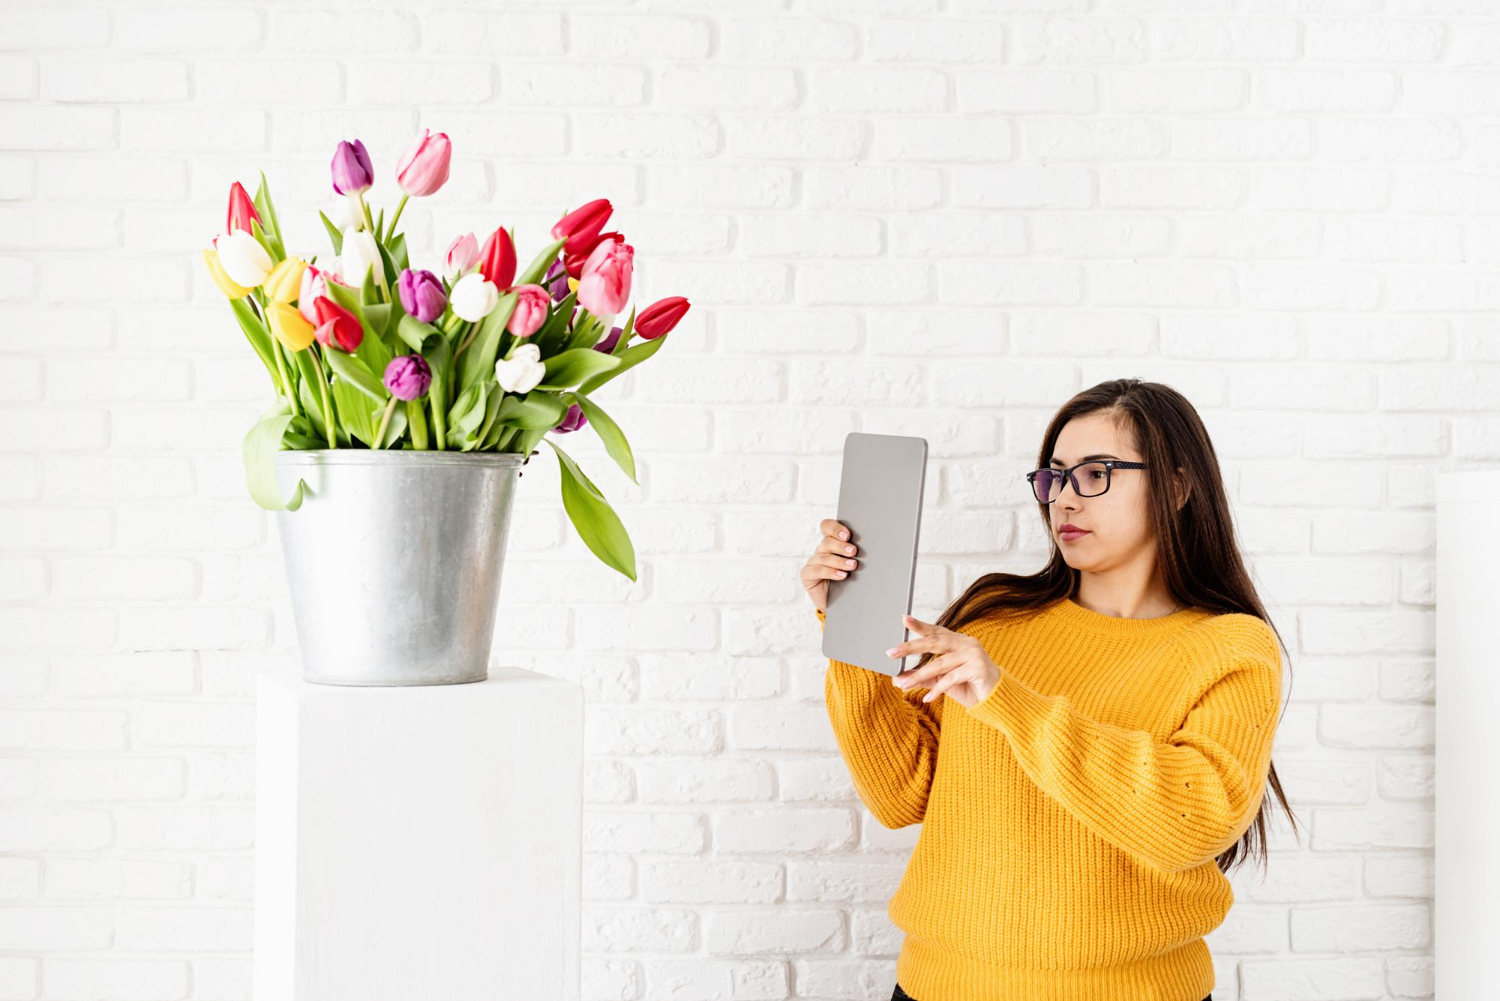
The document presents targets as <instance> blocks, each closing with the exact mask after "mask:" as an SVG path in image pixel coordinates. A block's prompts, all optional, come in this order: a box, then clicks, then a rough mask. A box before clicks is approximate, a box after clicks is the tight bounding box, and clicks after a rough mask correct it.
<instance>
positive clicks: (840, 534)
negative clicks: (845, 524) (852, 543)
mask: <svg viewBox="0 0 1500 1001" xmlns="http://www.w3.org/2000/svg"><path fill="white" fill-rule="evenodd" d="M839 538H841V539H848V538H849V533H848V532H840V533H839Z"/></svg>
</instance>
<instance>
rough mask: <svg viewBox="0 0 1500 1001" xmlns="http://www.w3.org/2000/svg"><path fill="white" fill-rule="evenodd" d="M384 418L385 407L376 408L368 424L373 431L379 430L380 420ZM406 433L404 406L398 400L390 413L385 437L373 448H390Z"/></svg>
mask: <svg viewBox="0 0 1500 1001" xmlns="http://www.w3.org/2000/svg"><path fill="white" fill-rule="evenodd" d="M384 416H385V407H376V408H375V409H374V411H372V412H371V414H370V424H371V425H373V426H374V428H375V430H377V431H379V430H380V419H381V418H382V417H384ZM405 433H406V405H405V403H403V402H402V401H400V400H397V401H396V408H395V409H394V410H392V411H391V419H390V421H389V422H388V423H387V424H386V428H385V437H384V438H382V439H380V444H379V445H375V446H372V447H374V448H390V447H391V446H392V445H394V444H396V442H398V441H400V440H401V436H402V435H403V434H405Z"/></svg>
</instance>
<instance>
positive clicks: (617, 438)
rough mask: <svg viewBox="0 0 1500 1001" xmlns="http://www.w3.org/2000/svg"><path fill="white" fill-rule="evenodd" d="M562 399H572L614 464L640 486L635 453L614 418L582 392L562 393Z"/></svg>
mask: <svg viewBox="0 0 1500 1001" xmlns="http://www.w3.org/2000/svg"><path fill="white" fill-rule="evenodd" d="M562 399H563V400H564V401H566V400H568V399H572V401H573V402H574V403H576V404H578V408H579V409H580V410H582V411H583V416H585V417H587V418H588V421H589V427H591V428H593V429H594V431H595V432H596V433H597V434H598V435H599V440H600V441H602V442H604V450H605V451H606V452H608V453H609V455H610V458H612V459H614V460H615V464H616V465H618V466H619V467H620V468H621V469H622V470H624V471H625V475H626V476H628V477H630V482H632V483H634V484H635V485H636V486H640V481H639V480H637V479H636V478H635V454H634V453H633V452H631V450H630V443H629V442H628V441H626V440H625V432H623V431H621V430H620V426H619V425H618V424H616V423H615V422H614V418H612V417H610V416H609V414H606V413H605V412H604V409H603V408H602V407H600V406H599V404H597V403H595V402H594V401H593V400H590V399H589V398H588V397H587V396H584V395H583V394H582V393H577V392H572V393H563V394H562Z"/></svg>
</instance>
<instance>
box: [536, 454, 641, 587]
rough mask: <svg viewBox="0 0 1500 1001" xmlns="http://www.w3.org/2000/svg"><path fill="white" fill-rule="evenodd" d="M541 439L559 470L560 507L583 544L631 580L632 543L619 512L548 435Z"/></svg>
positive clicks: (632, 568) (633, 578)
mask: <svg viewBox="0 0 1500 1001" xmlns="http://www.w3.org/2000/svg"><path fill="white" fill-rule="evenodd" d="M544 440H545V441H546V442H547V444H548V445H551V446H552V450H553V451H554V452H556V453H557V459H558V468H559V470H560V471H561V473H562V475H561V477H559V479H560V481H561V485H562V501H563V509H564V510H566V511H567V512H568V518H569V519H570V520H571V521H572V522H573V527H574V528H575V529H577V531H578V535H579V537H580V538H581V539H583V544H584V545H586V546H588V547H589V549H590V551H592V552H593V554H594V555H595V556H597V557H599V559H600V560H601V561H602V562H603V563H604V564H605V565H606V566H608V567H611V568H612V569H614V570H618V571H619V572H620V573H622V574H624V575H625V576H626V577H628V578H630V579H631V580H632V581H633V580H635V579H636V572H635V547H634V546H632V545H631V542H630V536H629V535H628V534H626V532H625V526H624V525H623V524H622V523H621V521H620V517H619V515H617V514H615V512H614V509H613V508H611V507H610V506H609V502H608V501H606V500H605V499H604V495H603V494H602V493H600V492H599V488H598V487H596V486H594V484H593V482H592V481H591V480H590V479H589V478H588V477H587V476H585V475H584V473H583V470H581V469H579V468H578V465H577V463H575V462H574V461H573V459H572V458H571V457H570V456H569V455H568V454H567V453H566V452H564V451H563V450H562V449H561V448H559V447H558V446H557V443H556V442H555V441H553V440H552V439H551V438H547V439H544Z"/></svg>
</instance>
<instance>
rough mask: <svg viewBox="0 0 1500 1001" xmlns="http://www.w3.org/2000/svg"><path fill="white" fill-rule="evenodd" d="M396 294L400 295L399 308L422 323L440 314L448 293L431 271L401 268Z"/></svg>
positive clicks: (446, 302)
mask: <svg viewBox="0 0 1500 1001" xmlns="http://www.w3.org/2000/svg"><path fill="white" fill-rule="evenodd" d="M396 294H397V295H399V296H400V297H401V308H402V309H404V310H406V311H407V313H409V314H411V315H412V316H415V317H416V318H417V319H419V320H421V321H422V322H423V323H431V322H432V321H433V320H436V319H437V318H438V317H440V316H442V315H443V307H444V306H446V305H448V293H446V292H444V291H443V283H442V282H440V281H438V276H437V275H435V274H433V273H432V272H431V271H426V270H422V271H413V270H412V269H411V268H403V269H402V270H401V277H400V278H399V279H397V280H396Z"/></svg>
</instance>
